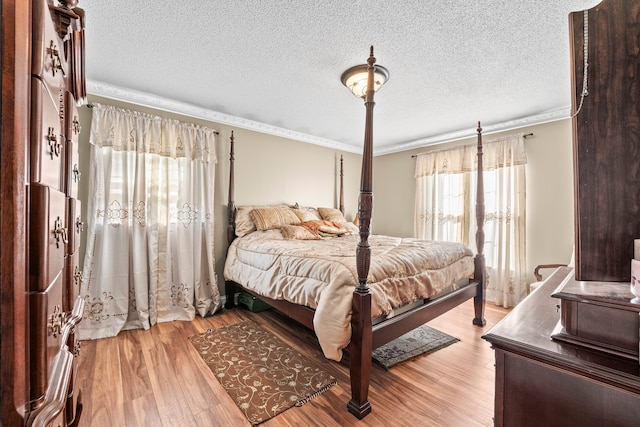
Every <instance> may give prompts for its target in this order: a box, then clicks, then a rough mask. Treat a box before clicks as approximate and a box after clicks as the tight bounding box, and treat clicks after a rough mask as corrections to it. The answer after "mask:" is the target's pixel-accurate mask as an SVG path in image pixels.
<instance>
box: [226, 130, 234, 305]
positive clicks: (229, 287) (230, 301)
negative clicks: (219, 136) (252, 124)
mask: <svg viewBox="0 0 640 427" xmlns="http://www.w3.org/2000/svg"><path fill="white" fill-rule="evenodd" d="M229 141H230V142H229V143H230V145H231V147H230V148H229V198H228V203H227V245H231V242H233V239H235V237H236V229H235V222H236V202H235V195H234V188H235V182H234V176H235V172H234V169H233V164H234V162H235V157H234V154H235V153H234V148H233V142H234V136H233V131H231V138H230V139H229ZM235 292H236V287H235V285H234V284H233V283H232V282H230V281H225V293H226V297H227V300H226V302H225V304H224V306H225V308H233V307H234V306H235V301H234V296H235Z"/></svg>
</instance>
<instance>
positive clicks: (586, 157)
mask: <svg viewBox="0 0 640 427" xmlns="http://www.w3.org/2000/svg"><path fill="white" fill-rule="evenodd" d="M585 29H586V31H585ZM639 34H640V1H637V0H633V1H631V0H603V1H602V2H601V3H599V4H598V5H596V6H595V7H593V8H592V9H589V10H588V11H587V25H586V28H585V16H584V13H583V12H575V13H572V14H571V16H570V18H569V35H570V38H571V43H570V47H571V50H572V54H571V60H572V70H573V75H572V82H573V102H574V111H576V110H578V109H579V112H578V114H577V115H575V117H574V118H573V147H574V176H575V178H574V182H575V197H576V202H575V207H576V209H575V242H576V247H575V250H576V256H575V259H576V279H577V280H587V281H611V282H629V281H630V279H631V259H632V258H633V257H634V239H640V39H639V38H638V35H639ZM585 46H586V50H585ZM585 57H586V64H587V65H586V66H585ZM585 68H586V78H585ZM585 82H586V93H585V95H584V96H583V95H582V93H583V88H585Z"/></svg>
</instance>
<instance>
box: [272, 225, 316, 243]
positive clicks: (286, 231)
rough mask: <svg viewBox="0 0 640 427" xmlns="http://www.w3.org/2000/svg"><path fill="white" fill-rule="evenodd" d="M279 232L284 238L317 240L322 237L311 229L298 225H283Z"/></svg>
mask: <svg viewBox="0 0 640 427" xmlns="http://www.w3.org/2000/svg"><path fill="white" fill-rule="evenodd" d="M280 232H281V233H282V237H284V238H285V239H286V240H319V239H321V238H322V237H320V236H319V235H318V234H315V233H313V232H312V231H311V230H309V229H307V228H305V227H301V226H299V225H283V226H282V227H280Z"/></svg>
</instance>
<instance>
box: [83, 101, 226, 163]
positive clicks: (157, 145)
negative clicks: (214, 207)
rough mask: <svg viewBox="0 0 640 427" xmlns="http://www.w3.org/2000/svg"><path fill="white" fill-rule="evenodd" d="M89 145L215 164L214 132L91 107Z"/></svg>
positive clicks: (177, 122) (99, 107)
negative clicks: (91, 119) (91, 117)
mask: <svg viewBox="0 0 640 427" xmlns="http://www.w3.org/2000/svg"><path fill="white" fill-rule="evenodd" d="M93 108H94V111H93V121H92V124H91V138H90V142H91V143H92V144H94V145H95V146H97V147H110V148H112V149H113V150H115V151H130V152H138V153H148V154H157V155H160V156H163V157H171V158H174V159H175V158H178V157H186V158H187V159H190V160H200V161H203V162H205V163H209V162H211V163H216V161H217V160H216V151H215V133H216V132H215V131H214V130H213V129H209V128H206V127H203V126H197V125H193V124H190V123H182V122H179V121H178V120H172V119H166V118H163V117H159V116H154V115H150V114H145V113H140V112H137V111H130V110H125V109H122V108H118V107H114V106H110V105H101V104H93Z"/></svg>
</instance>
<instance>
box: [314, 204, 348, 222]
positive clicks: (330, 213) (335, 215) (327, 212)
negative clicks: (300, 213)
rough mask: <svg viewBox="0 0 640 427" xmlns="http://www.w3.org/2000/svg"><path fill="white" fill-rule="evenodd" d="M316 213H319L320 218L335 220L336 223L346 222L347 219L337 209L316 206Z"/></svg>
mask: <svg viewBox="0 0 640 427" xmlns="http://www.w3.org/2000/svg"><path fill="white" fill-rule="evenodd" d="M318 213H320V216H321V217H322V219H325V220H327V221H331V222H335V223H336V224H345V223H346V222H347V220H346V219H344V215H342V212H340V210H339V209H335V208H318Z"/></svg>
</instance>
